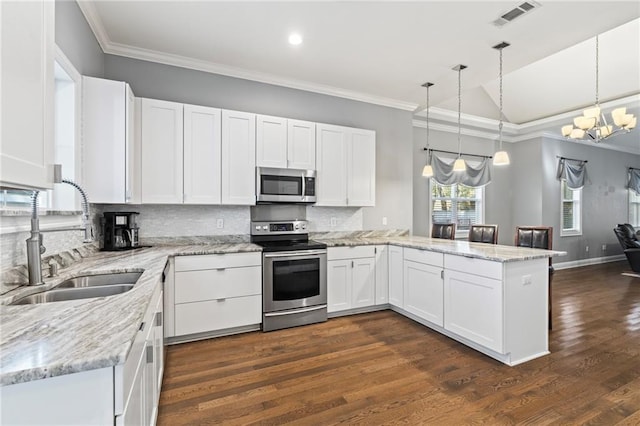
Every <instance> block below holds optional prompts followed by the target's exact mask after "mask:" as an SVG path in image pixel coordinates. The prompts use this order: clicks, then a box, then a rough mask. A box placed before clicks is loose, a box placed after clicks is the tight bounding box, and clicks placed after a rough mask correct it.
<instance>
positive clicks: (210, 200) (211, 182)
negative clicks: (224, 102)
mask: <svg viewBox="0 0 640 426" xmlns="http://www.w3.org/2000/svg"><path fill="white" fill-rule="evenodd" d="M221 114H222V111H221V110H220V109H217V108H207V107H201V106H195V105H185V106H184V197H183V199H184V203H185V204H220V192H221V183H220V180H221V176H222V172H221V170H220V168H221V149H222V148H221V139H222V129H221V126H222V115H221Z"/></svg>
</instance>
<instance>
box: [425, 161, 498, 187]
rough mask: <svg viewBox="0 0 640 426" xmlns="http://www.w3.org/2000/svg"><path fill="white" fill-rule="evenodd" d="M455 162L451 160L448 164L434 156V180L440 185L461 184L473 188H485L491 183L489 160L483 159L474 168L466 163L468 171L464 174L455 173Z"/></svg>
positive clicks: (432, 162)
mask: <svg viewBox="0 0 640 426" xmlns="http://www.w3.org/2000/svg"><path fill="white" fill-rule="evenodd" d="M454 162H455V160H451V162H450V163H447V162H446V161H445V160H443V159H441V158H439V157H438V156H436V155H433V157H432V161H431V166H432V167H433V179H434V180H435V181H436V182H438V183H439V184H440V185H453V184H456V183H459V184H461V185H464V186H469V187H472V188H477V187H480V186H485V185H486V184H488V183H490V182H491V167H490V164H491V162H490V161H489V159H488V158H485V159H483V160H482V161H481V162H480V163H479V164H478V165H477V166H472V165H470V164H469V163H467V162H465V166H466V170H465V171H464V172H454V171H453V163H454Z"/></svg>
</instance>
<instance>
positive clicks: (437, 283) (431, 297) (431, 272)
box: [404, 260, 444, 327]
mask: <svg viewBox="0 0 640 426" xmlns="http://www.w3.org/2000/svg"><path fill="white" fill-rule="evenodd" d="M442 281H443V280H442V267H437V266H432V265H425V264H423V263H418V262H412V261H410V260H405V261H404V300H405V303H404V309H405V310H406V311H407V312H411V313H412V314H414V315H417V316H419V317H420V318H422V319H425V320H427V321H430V322H432V323H434V324H437V325H439V326H441V327H442V326H443V325H444V309H443V285H442Z"/></svg>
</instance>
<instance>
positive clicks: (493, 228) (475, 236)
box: [469, 225, 498, 244]
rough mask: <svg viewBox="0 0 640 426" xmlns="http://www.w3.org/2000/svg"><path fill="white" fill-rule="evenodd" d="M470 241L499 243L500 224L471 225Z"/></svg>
mask: <svg viewBox="0 0 640 426" xmlns="http://www.w3.org/2000/svg"><path fill="white" fill-rule="evenodd" d="M469 242H471V243H487V244H498V225H471V228H470V229H469Z"/></svg>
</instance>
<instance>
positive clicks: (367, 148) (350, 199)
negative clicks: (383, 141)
mask: <svg viewBox="0 0 640 426" xmlns="http://www.w3.org/2000/svg"><path fill="white" fill-rule="evenodd" d="M349 135H350V138H349V141H348V143H347V149H348V152H347V205H349V206H375V205H376V133H375V132H374V131H371V130H362V129H349Z"/></svg>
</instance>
